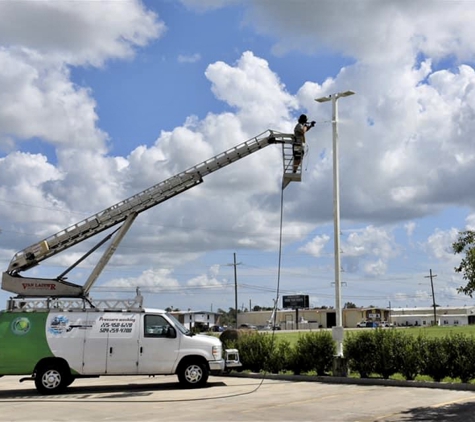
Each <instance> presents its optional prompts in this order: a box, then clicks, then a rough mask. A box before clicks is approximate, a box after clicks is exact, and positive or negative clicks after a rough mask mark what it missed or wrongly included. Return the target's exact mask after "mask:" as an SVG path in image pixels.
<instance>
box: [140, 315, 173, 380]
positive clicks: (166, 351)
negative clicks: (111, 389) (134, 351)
mask: <svg viewBox="0 0 475 422" xmlns="http://www.w3.org/2000/svg"><path fill="white" fill-rule="evenodd" d="M170 327H171V324H170V323H169V322H168V321H167V320H166V319H165V318H164V317H163V316H162V315H156V314H145V315H143V324H142V328H141V330H140V341H139V374H145V375H153V374H157V375H158V374H161V375H166V374H173V373H174V371H173V370H174V365H175V362H176V360H177V358H178V355H179V350H180V337H179V333H177V332H176V329H173V328H172V330H173V331H174V333H175V337H170V333H171V331H172V330H170Z"/></svg>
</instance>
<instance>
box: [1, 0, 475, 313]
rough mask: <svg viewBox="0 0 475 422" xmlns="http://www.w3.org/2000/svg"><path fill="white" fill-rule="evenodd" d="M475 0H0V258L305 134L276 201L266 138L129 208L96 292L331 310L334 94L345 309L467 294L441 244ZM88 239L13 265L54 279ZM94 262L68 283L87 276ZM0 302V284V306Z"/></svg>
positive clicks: (274, 160) (474, 78)
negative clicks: (304, 121)
mask: <svg viewBox="0 0 475 422" xmlns="http://www.w3.org/2000/svg"><path fill="white" fill-rule="evenodd" d="M474 21H475V2H470V1H457V0H453V1H446V0H440V1H439V0H432V1H430V2H427V0H407V1H406V0H398V1H382V0H381V1H378V0H358V1H349V0H348V1H347V0H338V1H335V0H328V1H327V0H319V1H314V0H300V1H287V0H272V1H270V0H259V1H251V0H249V1H238V0H235V1H232V0H228V1H226V0H182V1H178V0H160V1H153V0H147V1H139V0H115V1H79V0H78V1H61V0H50V1H48V0H45V1H41V0H38V1H26V0H25V1H23V0H17V1H1V2H0V230H1V232H0V264H1V266H2V268H3V269H4V270H5V269H6V268H8V264H9V262H10V260H11V258H12V257H13V255H14V254H15V252H17V251H19V250H21V249H23V248H25V247H27V246H29V245H31V244H33V243H35V242H37V241H39V240H41V239H43V238H45V237H48V236H50V235H52V234H54V233H56V232H58V231H60V230H62V229H64V228H66V227H68V226H70V225H72V224H74V223H76V222H78V221H80V220H83V219H84V218H87V217H89V216H90V215H92V214H95V213H97V212H99V211H101V210H102V209H105V208H107V207H109V206H111V205H113V204H115V203H117V202H119V201H121V200H123V199H125V198H128V197H129V196H131V195H134V194H135V193H138V192H140V191H142V190H144V189H146V188H148V187H149V186H152V185H154V184H156V183H159V182H161V181H162V180H165V179H167V178H168V177H170V176H172V175H174V174H177V173H179V172H181V171H183V170H186V169H187V168H189V167H191V166H193V165H195V164H198V163H200V162H202V161H205V160H206V159H208V158H211V157H213V156H215V155H217V154H219V153H220V152H222V151H225V150H227V149H229V148H231V147H233V146H235V145H238V144H240V143H242V142H244V141H246V140H247V139H249V138H252V137H254V136H256V135H258V134H260V133H262V132H264V131H266V130H267V129H275V130H278V131H281V132H292V130H293V127H294V125H295V122H296V119H297V118H298V116H299V115H300V114H301V113H306V114H308V115H309V117H310V118H311V120H315V121H316V122H317V124H316V126H315V129H313V130H312V131H311V132H309V134H308V136H307V143H308V147H309V148H308V153H307V154H306V157H305V160H304V169H303V178H302V183H294V184H291V185H289V186H288V187H287V188H286V189H285V191H284V194H283V204H284V209H283V231H282V241H283V243H282V256H281V267H280V271H279V239H280V218H281V189H280V187H281V177H282V163H281V151H280V149H279V147H278V146H269V147H268V148H266V149H264V150H262V151H259V152H257V153H255V154H253V155H252V156H249V157H246V158H244V159H242V160H240V161H239V162H237V163H235V164H232V165H231V166H228V167H226V168H224V169H222V170H220V171H218V172H216V173H213V174H211V175H209V176H207V177H206V178H205V179H204V183H203V184H201V185H199V186H197V187H195V188H193V189H191V190H190V191H187V192H185V193H183V194H181V195H179V196H177V197H175V198H172V199H170V200H169V201H167V202H165V203H163V204H160V205H158V206H157V207H155V208H153V209H151V210H149V211H147V212H144V213H142V214H140V215H139V217H138V218H137V220H136V222H135V223H134V226H133V228H132V230H131V231H130V232H129V233H128V235H127V237H126V238H125V239H124V241H123V242H122V244H121V246H120V248H119V250H118V251H117V253H116V254H115V255H114V258H113V259H112V261H111V262H110V264H109V265H108V267H107V268H106V270H105V271H104V273H103V274H102V276H101V278H100V279H99V281H98V282H97V284H96V285H95V287H94V289H93V290H92V296H93V297H113V296H122V295H125V296H133V295H134V292H135V288H136V287H140V288H141V290H142V292H143V294H144V296H145V304H146V305H147V306H153V307H161V308H165V307H168V306H173V307H175V308H180V309H188V308H191V309H195V310H197V309H203V310H210V309H212V310H217V309H218V308H223V309H228V308H229V307H233V306H234V261H233V260H234V253H235V254H236V263H237V265H236V270H237V278H238V287H239V288H238V305H239V307H247V308H248V307H249V306H250V305H251V306H255V305H260V306H272V303H273V299H274V298H275V297H276V290H277V286H278V282H279V287H280V295H281V296H282V295H286V294H308V295H310V303H311V304H312V306H322V305H327V306H332V305H334V303H335V302H334V292H335V287H334V284H332V283H333V282H334V255H333V168H332V128H331V104H330V103H323V104H320V103H317V102H315V101H314V99H315V98H318V97H322V96H326V95H329V94H332V93H337V92H341V91H346V90H353V91H355V92H356V95H353V96H351V97H348V98H342V99H340V100H339V102H338V104H339V125H338V129H339V135H340V142H339V146H340V153H339V162H340V195H341V252H342V254H341V257H342V283H343V285H342V301H343V302H353V303H355V304H357V305H359V306H369V305H376V306H389V305H391V306H392V307H399V306H428V305H431V304H432V297H431V290H430V287H431V286H430V279H429V278H427V276H428V275H429V270H431V269H432V272H433V273H434V274H436V275H437V277H436V278H434V288H435V298H436V302H437V303H438V304H440V305H442V306H445V305H452V306H463V305H472V304H473V301H472V300H471V299H470V298H469V297H465V296H461V295H458V294H457V293H456V289H457V287H458V286H460V285H461V284H462V280H461V279H460V277H459V276H458V275H457V274H455V272H454V266H455V265H457V263H458V262H459V260H460V257H457V256H454V254H453V253H452V251H451V243H452V242H453V241H454V240H455V239H456V236H457V233H458V232H459V231H460V230H465V229H468V228H471V229H475V196H474V194H473V182H474V181H475V165H474V164H475V119H474V117H475V89H474V88H475V72H474V67H473V66H474V63H475V44H474V43H473V39H475V26H474V25H473V22H474ZM102 237H103V236H102V235H99V236H96V237H94V238H93V239H92V241H93V242H92V243H91V242H90V241H88V242H83V243H82V244H80V245H78V246H76V247H74V248H72V249H69V250H68V251H66V252H63V253H61V254H58V255H56V256H54V257H53V258H50V259H49V260H46V261H43V262H42V263H41V265H39V266H37V267H35V268H34V269H31V270H30V271H27V272H25V273H22V274H23V275H25V276H32V277H35V276H38V277H56V276H57V275H59V274H60V273H61V272H62V271H63V270H64V269H65V268H67V267H68V266H69V265H71V264H72V263H73V262H74V261H75V260H77V259H78V258H79V257H80V256H81V255H82V254H83V253H84V252H85V251H87V250H88V249H89V248H90V247H92V245H93V244H94V243H96V242H98V241H99V240H101V239H102ZM99 257H100V256H96V254H95V255H93V256H92V257H90V258H89V259H88V260H86V261H85V262H84V263H83V264H81V266H80V267H79V268H78V269H76V270H74V271H73V272H72V273H70V274H69V275H68V277H69V278H68V279H69V281H71V282H74V283H78V284H80V285H83V284H84V282H85V280H86V279H87V277H88V275H89V273H90V271H91V269H92V267H93V266H94V264H95V263H96V261H97V259H99ZM10 295H11V294H10V293H7V292H4V291H2V292H1V293H0V300H2V302H3V301H5V300H6V299H7V298H8V297H9V296H10Z"/></svg>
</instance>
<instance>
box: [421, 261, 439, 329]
mask: <svg viewBox="0 0 475 422" xmlns="http://www.w3.org/2000/svg"><path fill="white" fill-rule="evenodd" d="M434 277H437V274H432V270H431V269H430V270H429V275H426V276H425V277H424V278H430V287H431V289H432V306H433V308H434V326H436V325H437V311H436V304H435V295H434V281H433V278H434Z"/></svg>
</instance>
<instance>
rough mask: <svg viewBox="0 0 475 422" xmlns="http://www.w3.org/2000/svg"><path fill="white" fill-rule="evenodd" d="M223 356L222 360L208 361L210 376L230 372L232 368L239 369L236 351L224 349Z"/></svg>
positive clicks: (239, 364) (239, 363)
mask: <svg viewBox="0 0 475 422" xmlns="http://www.w3.org/2000/svg"><path fill="white" fill-rule="evenodd" d="M224 355H225V358H224V359H220V360H211V361H208V364H209V371H210V373H211V375H220V374H222V373H224V372H229V371H231V369H233V368H240V367H241V366H242V363H241V362H240V361H239V352H238V350H237V349H226V350H225V351H224Z"/></svg>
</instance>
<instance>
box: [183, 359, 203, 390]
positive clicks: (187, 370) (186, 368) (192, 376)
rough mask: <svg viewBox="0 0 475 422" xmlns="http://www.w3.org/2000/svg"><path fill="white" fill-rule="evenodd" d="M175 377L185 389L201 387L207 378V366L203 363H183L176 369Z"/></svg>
mask: <svg viewBox="0 0 475 422" xmlns="http://www.w3.org/2000/svg"><path fill="white" fill-rule="evenodd" d="M177 375H178V380H179V381H180V384H181V385H182V386H183V387H185V388H199V387H203V386H204V385H205V384H206V382H207V381H208V377H209V370H208V365H207V364H206V363H205V362H196V361H191V360H190V361H185V362H183V363H182V364H181V365H180V367H179V368H178V371H177Z"/></svg>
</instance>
